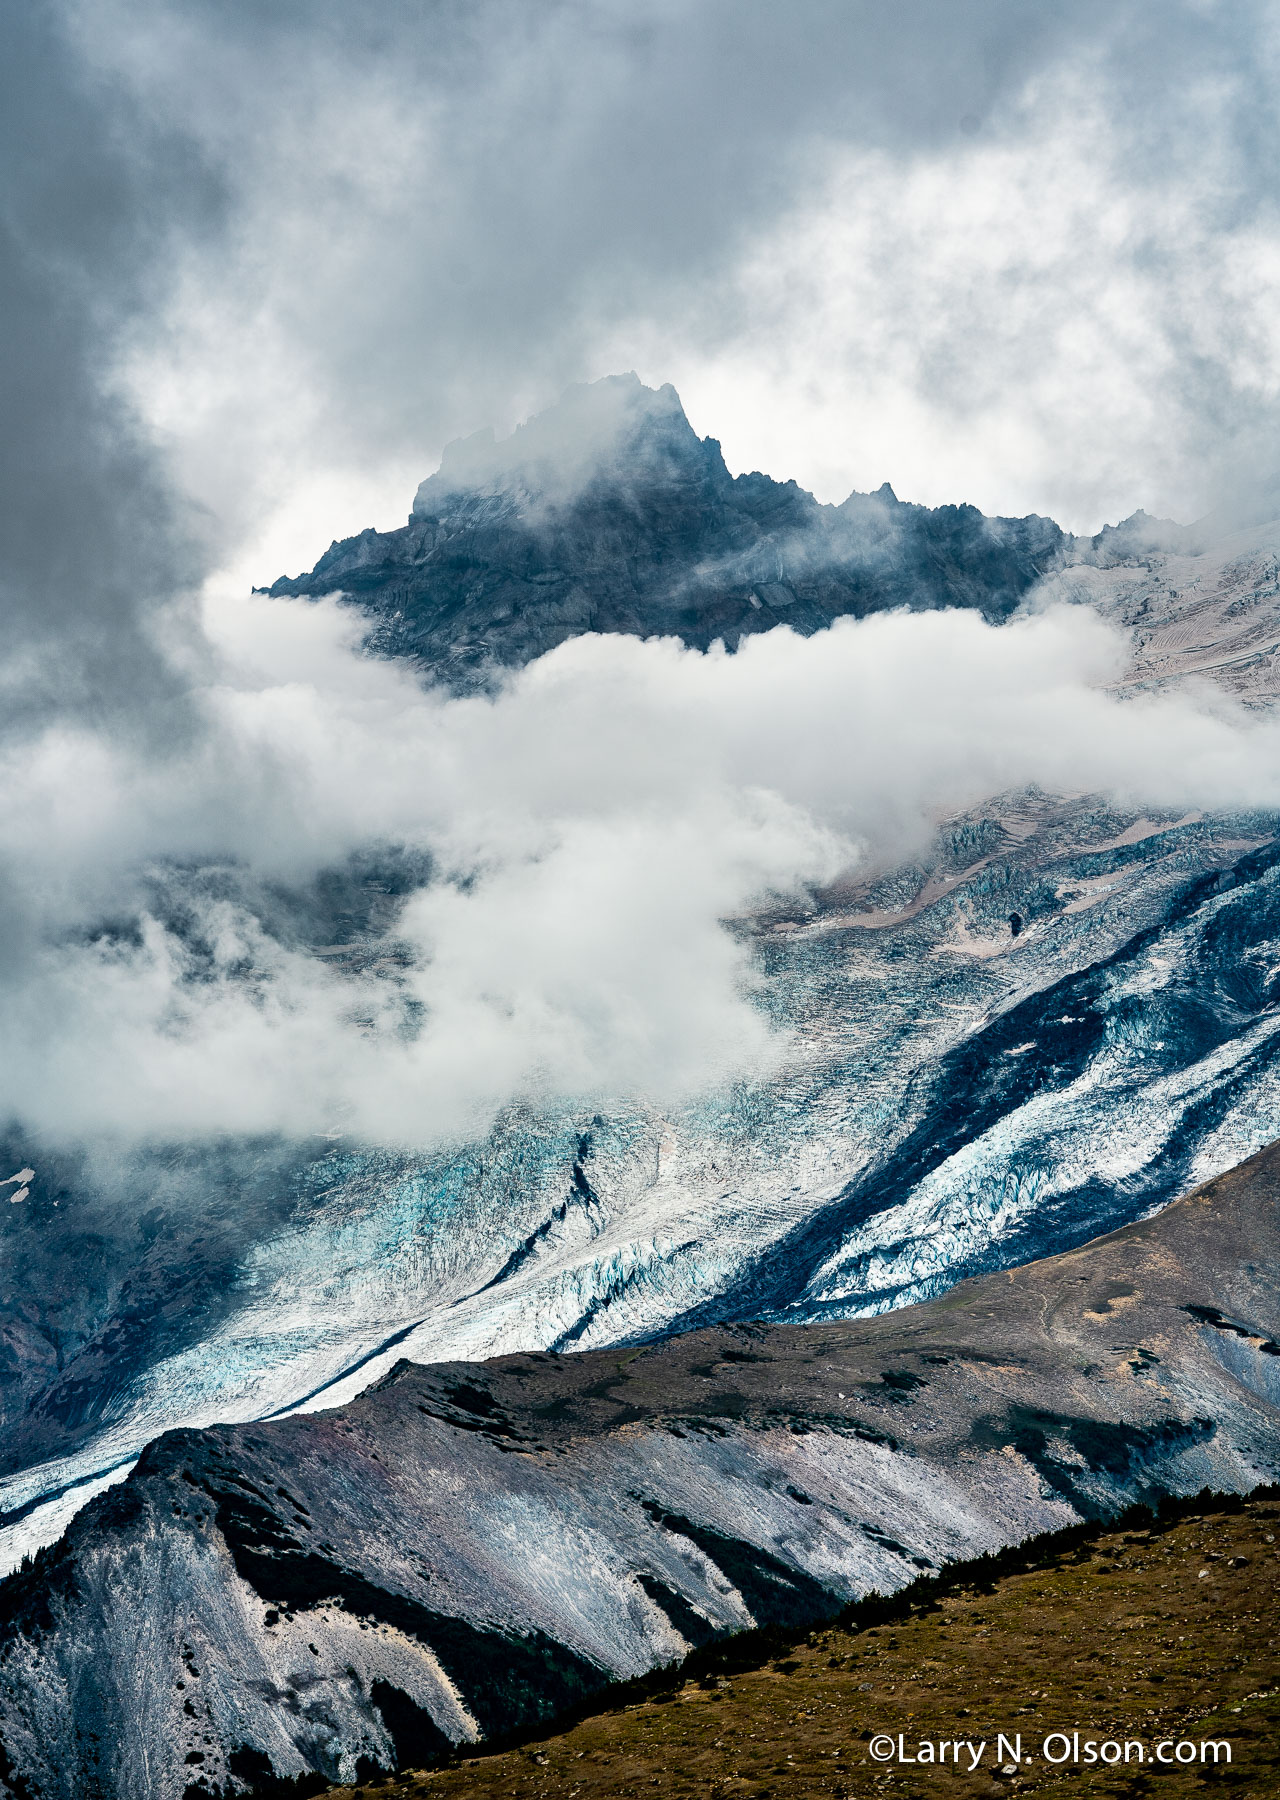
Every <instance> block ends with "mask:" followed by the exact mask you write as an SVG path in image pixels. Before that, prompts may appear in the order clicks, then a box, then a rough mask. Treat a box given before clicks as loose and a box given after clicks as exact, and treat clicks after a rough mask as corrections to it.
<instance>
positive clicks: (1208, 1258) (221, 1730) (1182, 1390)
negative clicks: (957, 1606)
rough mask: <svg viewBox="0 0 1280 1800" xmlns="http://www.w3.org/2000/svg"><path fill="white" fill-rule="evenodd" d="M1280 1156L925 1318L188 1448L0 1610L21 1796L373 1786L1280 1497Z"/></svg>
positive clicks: (11, 1756)
mask: <svg viewBox="0 0 1280 1800" xmlns="http://www.w3.org/2000/svg"><path fill="white" fill-rule="evenodd" d="M1278 1201H1280V1149H1273V1150H1270V1151H1268V1152H1266V1153H1265V1154H1263V1155H1261V1156H1259V1157H1257V1158H1255V1159H1253V1160H1252V1161H1251V1162H1250V1163H1248V1164H1246V1165H1244V1166H1243V1167H1241V1168H1239V1169H1236V1170H1235V1171H1233V1172H1232V1173H1230V1174H1228V1175H1226V1176H1224V1177H1222V1178H1220V1179H1219V1180H1217V1181H1215V1182H1211V1183H1210V1184H1208V1185H1207V1186H1206V1187H1204V1188H1202V1189H1199V1190H1198V1191H1196V1192H1195V1193H1193V1194H1191V1195H1189V1196H1188V1197H1186V1198H1185V1199H1183V1200H1180V1201H1178V1202H1175V1203H1174V1204H1173V1205H1172V1206H1170V1207H1169V1208H1167V1209H1166V1210H1165V1211H1164V1212H1162V1213H1161V1214H1160V1215H1159V1216H1157V1217H1156V1218H1153V1219H1150V1220H1148V1221H1145V1222H1143V1223H1141V1224H1137V1225H1133V1226H1130V1227H1128V1228H1126V1229H1125V1230H1124V1231H1121V1232H1119V1233H1117V1234H1115V1235H1113V1236H1110V1237H1107V1238H1105V1239H1102V1240H1099V1241H1097V1242H1094V1243H1092V1244H1090V1245H1088V1246H1086V1247H1085V1248H1083V1249H1080V1250H1077V1251H1073V1252H1070V1253H1068V1254H1067V1255H1064V1256H1061V1257H1057V1258H1053V1259H1050V1260H1048V1261H1044V1262H1040V1263H1035V1264H1032V1265H1031V1266H1029V1267H1026V1268H1023V1269H1019V1270H1017V1271H1014V1272H1011V1273H1008V1274H1001V1275H995V1276H988V1277H986V1278H984V1279H982V1280H980V1281H976V1282H972V1283H966V1284H963V1285H961V1286H959V1287H957V1288H955V1289H953V1290H952V1292H951V1293H949V1294H948V1295H946V1296H945V1297H943V1298H941V1299H938V1300H935V1301H932V1302H929V1303H927V1304H925V1305H922V1306H919V1307H916V1308H913V1309H911V1310H909V1311H907V1312H904V1313H896V1314H893V1315H890V1316H887V1317H882V1318H879V1319H874V1320H870V1321H844V1322H838V1323H830V1324H824V1325H818V1326H811V1327H809V1328H807V1329H796V1328H792V1327H785V1326H781V1327H770V1326H765V1325H753V1324H742V1325H739V1326H736V1327H730V1328H721V1329H717V1330H710V1331H701V1332H695V1333H692V1334H689V1335H685V1336H682V1337H677V1338H673V1339H668V1340H667V1341H665V1342H662V1343H659V1344H654V1345H651V1346H648V1347H636V1348H634V1349H631V1350H628V1351H623V1352H619V1351H617V1350H599V1351H591V1352H586V1353H584V1354H581V1355H577V1356H569V1357H564V1356H546V1355H521V1356H511V1357H504V1358H500V1359H498V1360H496V1361H493V1362H489V1363H479V1364H477V1363H454V1364H444V1365H438V1366H435V1367H431V1368H422V1367H418V1366H415V1365H412V1364H408V1363H400V1364H398V1365H397V1366H396V1367H395V1368H393V1369H392V1371H391V1372H390V1373H389V1375H388V1376H387V1377H386V1378H385V1379H384V1380H383V1381H381V1382H380V1383H379V1384H378V1385H377V1386H376V1387H375V1388H374V1389H372V1390H371V1391H370V1392H368V1393H367V1394H365V1395H364V1396H363V1397H361V1398H359V1399H357V1400H355V1401H353V1402H352V1403H350V1404H349V1405H347V1406H345V1407H342V1408H339V1409H336V1410H334V1411H330V1412H322V1413H316V1414H312V1415H309V1416H303V1417H299V1418H292V1419H287V1420H281V1421H278V1422H276V1423H274V1424H257V1425H248V1426H242V1427H222V1428H218V1429H214V1430H208V1431H203V1432H195V1431H177V1432H171V1433H169V1434H168V1435H167V1436H165V1437H163V1438H161V1439H160V1441H159V1442H158V1443H156V1444H154V1445H153V1446H152V1447H151V1448H150V1449H149V1450H148V1451H147V1452H146V1454H145V1455H144V1456H143V1458H142V1460H141V1461H140V1462H139V1464H138V1466H137V1468H136V1470H135V1471H134V1473H133V1474H132V1475H131V1476H130V1477H129V1479H128V1481H127V1482H126V1483H125V1484H124V1485H123V1487H120V1488H118V1489H116V1490H115V1491H114V1492H112V1493H110V1494H107V1495H103V1496H102V1497H100V1498H99V1499H98V1500H96V1501H94V1502H93V1503H92V1504H91V1505H90V1506H89V1507H87V1508H86V1509H85V1510H84V1511H83V1512H82V1513H81V1514H80V1516H79V1518H78V1519H77V1520H76V1521H75V1522H74V1524H73V1525H72V1527H71V1529H70V1530H69V1532H68V1533H67V1535H66V1537H65V1538H64V1539H63V1541H62V1542H61V1543H60V1544H59V1545H58V1546H57V1547H56V1548H55V1549H52V1550H47V1551H44V1552H42V1553H41V1555H40V1556H39V1557H38V1558H37V1560H36V1562H35V1565H34V1567H31V1568H29V1569H27V1570H25V1571H23V1572H22V1573H21V1574H20V1575H19V1576H17V1577H15V1578H13V1579H11V1580H10V1581H9V1582H8V1583H7V1584H6V1585H5V1586H4V1588H3V1589H0V1620H2V1622H0V1741H2V1742H3V1745H4V1759H3V1760H2V1761H0V1793H4V1794H5V1795H6V1797H7V1800H8V1797H12V1800H20V1797H25V1796H28V1795H32V1794H38V1795H40V1796H41V1797H42V1800H85V1797H86V1796H89V1795H95V1796H98V1795H100V1796H108V1795H109V1796H111V1797H112V1800H125V1797H128V1800H135V1797H136V1800H203V1797H205V1796H211V1795H235V1794H242V1793H246V1792H250V1791H252V1790H253V1789H254V1788H255V1787H258V1786H260V1785H261V1784H262V1783H263V1782H264V1781H270V1780H273V1779H275V1778H290V1777H305V1776H308V1775H313V1776H319V1777H328V1778H330V1779H333V1778H341V1779H345V1780H351V1779H353V1778H357V1779H366V1778H368V1777H369V1776H371V1775H373V1774H375V1773H376V1772H377V1771H378V1770H381V1769H391V1768H395V1767H397V1766H402V1765H420V1764H421V1763H423V1762H426V1761H430V1760H431V1759H432V1758H433V1757H434V1756H436V1755H437V1754H439V1753H440V1752H441V1751H442V1750H444V1749H446V1748H447V1747H449V1746H450V1745H452V1744H455V1743H459V1742H475V1741H477V1740H481V1739H484V1738H485V1737H488V1736H492V1735H495V1734H502V1733H505V1732H508V1731H511V1730H512V1729H518V1728H519V1727H521V1726H522V1725H523V1726H528V1725H531V1724H535V1723H537V1722H538V1721H540V1720H546V1719H549V1718H552V1717H554V1716H555V1715H556V1713H557V1712H560V1711H563V1710H564V1709H566V1708H570V1707H572V1706H573V1705H575V1704H576V1703H579V1702H580V1701H582V1700H583V1699H584V1698H585V1697H587V1696H589V1695H591V1694H592V1693H595V1692H598V1691H599V1690H600V1689H601V1688H603V1687H604V1686H605V1684H607V1683H608V1682H609V1681H611V1680H615V1679H617V1678H619V1677H626V1676H632V1675H635V1674H637V1673H639V1672H642V1671H644V1670H646V1669H649V1668H652V1667H653V1666H654V1665H656V1664H662V1663H666V1662H670V1661H672V1660H673V1659H677V1658H679V1657H680V1656H682V1655H683V1654H685V1653H687V1652H688V1651H689V1650H690V1649H692V1648H693V1647H694V1646H697V1645H701V1644H705V1643H707V1642H709V1641H711V1640H713V1639H715V1638H717V1637H720V1636H723V1635H725V1634H727V1633H731V1632H734V1631H739V1630H742V1629H743V1628H744V1627H749V1626H752V1625H760V1624H770V1623H777V1624H783V1625H790V1626H796V1625H805V1624H810V1623H812V1622H814V1621H816V1620H819V1619H821V1618H823V1617H829V1616H831V1615H833V1614H835V1613H836V1612H838V1611H839V1610H840V1609H841V1608H842V1607H843V1606H844V1605H846V1604H847V1603H848V1602H849V1601H851V1600H855V1599H858V1598H860V1597H862V1596H865V1595H867V1594H869V1593H872V1592H878V1593H881V1594H888V1593H892V1592H894V1591H896V1590H898V1589H900V1588H902V1587H904V1586H905V1585H906V1584H908V1583H911V1582H917V1581H927V1580H928V1579H930V1577H931V1576H932V1575H933V1574H934V1573H936V1572H937V1571H939V1570H941V1569H943V1568H945V1567H946V1566H947V1565H948V1564H949V1563H952V1562H955V1561H959V1560H963V1559H967V1558H972V1557H974V1556H975V1555H978V1554H981V1553H982V1552H984V1551H990V1550H994V1549H997V1548H999V1547H1000V1546H1004V1545H1009V1544H1011V1543H1016V1542H1018V1541H1020V1540H1022V1539H1024V1538H1026V1537H1028V1536H1030V1535H1032V1534H1034V1533H1038V1532H1045V1531H1051V1530H1053V1529H1055V1528H1060V1527H1063V1526H1065V1525H1069V1524H1071V1523H1073V1522H1075V1521H1078V1520H1081V1519H1090V1518H1104V1517H1107V1516H1109V1515H1114V1514H1116V1513H1119V1512H1121V1511H1122V1510H1123V1509H1124V1508H1125V1507H1126V1506H1127V1505H1129V1504H1130V1503H1132V1502H1133V1501H1137V1500H1146V1501H1150V1500H1152V1499H1154V1498H1157V1497H1158V1496H1160V1495H1161V1494H1182V1495H1186V1494H1192V1493H1195V1492H1197V1491H1198V1490H1200V1489H1201V1488H1204V1487H1206V1486H1210V1487H1213V1488H1216V1489H1219V1490H1236V1491H1241V1490H1247V1489H1249V1488H1252V1487H1254V1486H1256V1485H1258V1484H1259V1483H1262V1482H1266V1481H1274V1480H1275V1478H1276V1476H1277V1474H1280V1431H1278V1429H1277V1427H1278V1426H1280V1341H1278V1340H1280V1301H1278V1298H1277V1296H1278V1295H1280V1283H1278V1282H1277V1278H1276V1277H1277V1269H1278V1267H1280V1208H1278V1205H1277V1202H1278Z"/></svg>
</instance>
